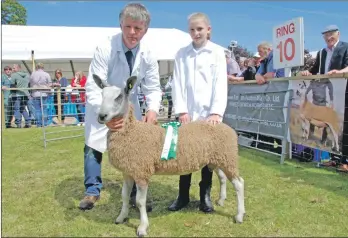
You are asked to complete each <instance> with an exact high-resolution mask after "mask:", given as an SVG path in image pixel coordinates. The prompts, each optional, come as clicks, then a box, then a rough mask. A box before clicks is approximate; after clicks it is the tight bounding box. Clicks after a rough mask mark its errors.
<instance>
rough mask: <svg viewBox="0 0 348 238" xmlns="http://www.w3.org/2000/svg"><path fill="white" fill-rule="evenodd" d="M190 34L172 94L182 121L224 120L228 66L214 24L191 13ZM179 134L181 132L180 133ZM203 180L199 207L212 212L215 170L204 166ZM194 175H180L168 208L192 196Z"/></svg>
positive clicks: (183, 203) (180, 54) (177, 60)
mask: <svg viewBox="0 0 348 238" xmlns="http://www.w3.org/2000/svg"><path fill="white" fill-rule="evenodd" d="M188 21H189V33H190V35H191V38H192V43H191V44H189V45H188V46H186V47H184V48H182V49H180V50H179V51H178V53H177V54H176V57H175V63H174V73H173V82H172V96H173V103H174V107H175V113H176V114H179V122H181V123H189V122H190V121H196V120H206V121H207V122H209V123H212V124H217V123H220V122H221V121H222V117H223V114H224V112H225V109H226V105H227V86H228V85H227V80H226V78H227V66H226V59H225V53H224V50H223V48H222V47H220V46H218V45H216V44H214V43H213V42H211V41H210V40H209V39H210V34H211V32H210V31H211V26H210V22H209V19H208V17H207V16H206V15H205V14H203V13H194V14H191V15H190V16H189V19H188ZM179 136H180V135H179ZM201 174H202V180H201V182H200V184H199V185H200V206H199V209H200V210H201V211H203V212H212V211H213V210H214V209H213V205H212V203H211V200H210V190H211V185H212V172H211V171H209V169H208V167H207V166H205V167H204V168H203V169H202V171H201ZM190 184H191V174H188V175H182V176H180V182H179V196H178V198H177V200H175V201H174V203H173V204H172V205H171V206H169V207H168V209H169V210H170V211H177V210H180V209H182V208H183V207H185V206H186V205H187V204H188V203H189V201H190V199H189V188H190Z"/></svg>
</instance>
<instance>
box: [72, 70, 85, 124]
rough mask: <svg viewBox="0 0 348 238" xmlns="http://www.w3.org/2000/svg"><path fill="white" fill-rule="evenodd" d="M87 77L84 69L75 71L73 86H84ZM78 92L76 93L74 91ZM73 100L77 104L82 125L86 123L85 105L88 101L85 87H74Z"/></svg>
mask: <svg viewBox="0 0 348 238" xmlns="http://www.w3.org/2000/svg"><path fill="white" fill-rule="evenodd" d="M86 81H87V78H86V76H85V75H84V74H83V72H82V71H78V72H76V73H75V77H74V78H73V79H72V80H71V87H73V88H75V87H78V88H84V87H85V85H86ZM74 92H76V93H74ZM71 102H72V103H76V104H77V113H78V118H79V122H80V124H81V125H82V124H83V123H84V121H85V120H84V110H83V108H84V106H85V103H86V93H85V89H74V90H73V93H72V95H71Z"/></svg>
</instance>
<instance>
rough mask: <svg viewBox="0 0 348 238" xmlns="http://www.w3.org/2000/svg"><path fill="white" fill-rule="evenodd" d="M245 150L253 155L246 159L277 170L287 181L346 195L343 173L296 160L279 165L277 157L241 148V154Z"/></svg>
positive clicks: (347, 191) (345, 180) (347, 188)
mask: <svg viewBox="0 0 348 238" xmlns="http://www.w3.org/2000/svg"><path fill="white" fill-rule="evenodd" d="M246 152H247V153H248V154H249V155H250V154H252V155H254V156H253V157H252V159H250V158H247V157H245V158H246V159H248V160H251V161H254V162H257V163H259V164H261V165H263V166H266V167H269V168H272V169H273V170H276V171H279V172H280V177H281V178H284V179H286V178H291V179H289V180H287V182H289V183H297V184H298V183H299V182H298V181H301V182H303V183H305V184H308V185H312V186H314V187H317V188H321V189H325V190H327V191H330V192H334V193H336V194H337V195H339V196H343V197H347V196H348V176H347V175H345V174H340V173H336V172H333V171H331V170H329V169H327V168H315V165H314V164H313V163H300V162H298V161H296V160H287V161H286V163H284V164H283V165H281V164H279V157H276V156H274V155H267V154H266V153H265V152H258V151H255V150H252V149H244V148H243V152H242V154H244V153H246ZM265 155H267V156H265ZM309 169H313V170H309ZM284 181H285V180H284Z"/></svg>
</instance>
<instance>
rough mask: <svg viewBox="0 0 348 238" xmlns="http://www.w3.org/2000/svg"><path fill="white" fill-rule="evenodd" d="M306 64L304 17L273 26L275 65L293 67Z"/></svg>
mask: <svg viewBox="0 0 348 238" xmlns="http://www.w3.org/2000/svg"><path fill="white" fill-rule="evenodd" d="M303 64H304V35H303V18H302V17H298V18H296V19H293V20H290V21H287V22H285V23H284V24H281V25H278V26H275V27H274V28H273V67H274V69H281V68H291V67H297V66H302V65H303Z"/></svg>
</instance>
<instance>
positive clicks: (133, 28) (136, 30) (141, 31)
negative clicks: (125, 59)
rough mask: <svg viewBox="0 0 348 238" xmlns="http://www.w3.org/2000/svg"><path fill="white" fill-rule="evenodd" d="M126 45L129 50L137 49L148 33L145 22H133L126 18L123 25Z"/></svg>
mask: <svg viewBox="0 0 348 238" xmlns="http://www.w3.org/2000/svg"><path fill="white" fill-rule="evenodd" d="M120 26H121V30H122V37H123V41H124V44H125V45H126V46H127V48H129V49H133V48H135V47H136V46H137V45H138V44H139V42H140V41H141V39H142V38H143V36H144V35H145V34H146V32H147V26H146V22H145V21H138V20H133V19H132V18H130V17H126V18H125V19H124V20H123V21H122V23H121V25H120Z"/></svg>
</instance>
